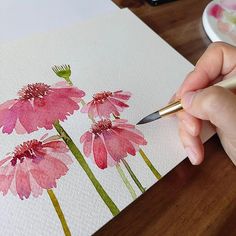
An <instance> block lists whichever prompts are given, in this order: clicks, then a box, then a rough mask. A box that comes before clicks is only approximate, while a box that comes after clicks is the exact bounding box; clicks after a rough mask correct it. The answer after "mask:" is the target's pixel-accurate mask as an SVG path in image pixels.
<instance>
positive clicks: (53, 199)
mask: <svg viewBox="0 0 236 236" xmlns="http://www.w3.org/2000/svg"><path fill="white" fill-rule="evenodd" d="M47 192H48V195H49V197H50V199H51V202H52V205H53V206H54V209H55V211H56V213H57V215H58V217H59V219H60V221H61V225H62V228H63V231H64V234H65V236H71V232H70V230H69V227H68V225H67V223H66V219H65V216H64V214H63V212H62V210H61V207H60V204H59V202H58V200H57V197H56V195H55V194H54V192H53V191H52V190H51V189H48V190H47Z"/></svg>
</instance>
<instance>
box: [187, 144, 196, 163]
mask: <svg viewBox="0 0 236 236" xmlns="http://www.w3.org/2000/svg"><path fill="white" fill-rule="evenodd" d="M185 151H186V153H187V155H188V158H189V160H190V161H191V163H192V164H193V165H197V164H198V158H197V154H196V152H194V151H193V149H192V148H190V147H186V148H185Z"/></svg>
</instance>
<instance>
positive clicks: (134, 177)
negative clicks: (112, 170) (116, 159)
mask: <svg viewBox="0 0 236 236" xmlns="http://www.w3.org/2000/svg"><path fill="white" fill-rule="evenodd" d="M122 162H123V164H124V166H125V168H126V169H127V171H128V172H129V174H130V176H131V178H132V179H133V181H134V182H135V184H136V185H137V186H138V188H139V189H140V191H141V192H142V193H144V192H145V188H144V187H143V186H142V184H141V183H140V182H139V180H138V178H137V177H136V175H135V174H134V172H133V171H132V169H131V168H130V166H129V164H128V162H127V161H126V160H125V159H123V160H122Z"/></svg>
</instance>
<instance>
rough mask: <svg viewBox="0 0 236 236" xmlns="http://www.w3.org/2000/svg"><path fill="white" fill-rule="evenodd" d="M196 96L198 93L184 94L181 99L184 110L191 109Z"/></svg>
mask: <svg viewBox="0 0 236 236" xmlns="http://www.w3.org/2000/svg"><path fill="white" fill-rule="evenodd" d="M196 94H197V92H187V93H185V94H184V96H183V98H182V99H181V103H182V105H183V107H184V108H189V107H191V104H192V101H193V98H194V96H195V95H196Z"/></svg>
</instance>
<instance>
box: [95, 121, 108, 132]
mask: <svg viewBox="0 0 236 236" xmlns="http://www.w3.org/2000/svg"><path fill="white" fill-rule="evenodd" d="M111 128H112V123H111V121H110V120H100V121H98V122H96V123H95V124H93V125H92V132H93V133H94V134H100V133H102V131H104V130H108V129H111Z"/></svg>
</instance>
